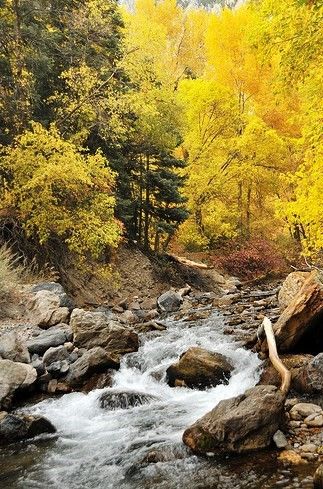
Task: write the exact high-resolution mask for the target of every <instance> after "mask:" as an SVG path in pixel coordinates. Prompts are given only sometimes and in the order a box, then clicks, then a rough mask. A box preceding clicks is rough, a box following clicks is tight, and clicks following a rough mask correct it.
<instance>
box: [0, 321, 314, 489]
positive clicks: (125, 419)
mask: <svg viewBox="0 0 323 489" xmlns="http://www.w3.org/2000/svg"><path fill="white" fill-rule="evenodd" d="M165 323H166V324H167V330H165V331H164V332H158V333H149V334H147V335H144V336H142V337H141V346H140V348H139V350H138V352H136V353H132V354H128V355H126V356H125V357H124V358H123V360H122V364H121V368H120V370H119V371H118V372H116V373H115V375H114V381H113V386H112V387H111V388H105V389H98V390H94V391H92V392H90V393H89V394H84V393H80V392H75V393H71V394H66V395H63V396H62V397H60V398H52V399H49V400H45V401H42V402H40V403H38V404H36V405H34V406H32V407H30V408H29V411H30V412H32V413H34V414H41V415H43V416H45V417H47V418H48V419H49V420H50V421H51V422H52V423H53V424H54V426H55V427H56V428H57V431H58V436H57V437H55V438H41V439H39V440H32V441H31V442H29V443H21V444H17V445H11V446H10V447H9V448H6V449H1V450H0V488H1V489H45V488H53V489H54V488H55V489H58V488H59V489H80V488H82V489H115V488H118V489H177V488H192V489H215V488H217V489H241V488H248V489H270V488H278V487H283V488H311V487H312V485H311V484H312V483H311V481H310V480H309V481H308V480H307V475H308V474H307V473H306V472H307V471H306V467H300V468H299V467H298V468H297V467H296V468H295V469H293V471H292V469H290V468H288V469H284V467H283V466H278V463H277V459H276V455H275V453H274V452H271V451H265V452H261V453H255V454H251V455H248V456H244V457H227V458H221V459H216V458H210V459H203V458H199V457H196V456H193V455H192V454H191V453H190V452H189V451H188V450H187V449H186V447H185V446H184V445H183V443H182V441H181V437H182V434H183V431H184V429H185V428H186V427H188V426H189V425H190V424H192V423H193V422H194V421H195V420H196V419H198V418H199V417H201V416H202V415H203V414H205V413H206V412H208V411H210V410H211V409H212V408H213V407H214V406H215V405H216V404H217V403H218V402H219V401H220V400H222V399H227V398H230V397H233V396H236V395H239V394H242V393H243V392H244V391H245V390H246V389H248V388H250V387H252V386H254V385H255V384H256V383H257V380H258V378H259V373H260V366H261V362H260V361H259V359H258V357H257V355H256V354H254V353H252V352H251V351H248V350H245V349H243V348H241V347H239V345H237V344H236V343H234V342H233V341H232V340H231V339H230V337H228V336H227V335H224V334H223V329H224V321H223V318H222V316H221V315H220V314H219V313H218V312H217V311H213V312H212V314H211V316H210V317H209V318H208V319H205V320H201V321H197V322H194V323H190V322H187V321H185V320H180V321H175V320H174V319H172V318H168V319H167V320H166V322H165ZM191 346H200V347H202V348H205V349H208V350H211V351H216V352H220V353H222V354H224V355H225V356H227V357H228V358H229V359H230V361H231V363H232V364H233V365H234V371H233V374H232V376H231V378H230V381H229V384H228V385H219V386H217V387H214V388H210V389H208V390H205V391H199V390H191V389H188V388H183V387H178V388H171V387H169V386H168V385H167V383H166V381H165V371H166V369H167V367H168V366H169V365H170V364H171V363H173V362H174V361H176V360H177V359H178V357H179V355H180V354H181V353H183V352H184V351H186V350H187V349H188V348H189V347H191ZM106 391H111V392H116V391H122V392H133V391H136V392H140V393H142V394H147V395H149V396H152V399H151V400H150V402H149V403H147V404H143V405H140V406H136V407H131V408H128V409H115V410H109V409H103V408H101V407H100V404H99V397H100V396H101V395H102V393H103V392H106Z"/></svg>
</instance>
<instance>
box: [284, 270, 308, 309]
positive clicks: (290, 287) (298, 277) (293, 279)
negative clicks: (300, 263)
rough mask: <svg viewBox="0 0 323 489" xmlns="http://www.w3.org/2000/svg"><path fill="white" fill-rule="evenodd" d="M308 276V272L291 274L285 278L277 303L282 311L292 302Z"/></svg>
mask: <svg viewBox="0 0 323 489" xmlns="http://www.w3.org/2000/svg"><path fill="white" fill-rule="evenodd" d="M309 275H310V272H292V273H290V274H289V275H288V276H287V277H286V279H285V280H284V282H283V285H282V286H281V288H280V290H279V292H278V303H279V307H280V309H281V310H282V311H283V310H284V309H286V307H287V306H288V305H289V304H290V303H291V302H292V301H293V299H294V297H295V296H296V295H297V294H298V292H299V291H300V290H301V288H302V287H303V285H304V282H305V281H306V279H308V277H309Z"/></svg>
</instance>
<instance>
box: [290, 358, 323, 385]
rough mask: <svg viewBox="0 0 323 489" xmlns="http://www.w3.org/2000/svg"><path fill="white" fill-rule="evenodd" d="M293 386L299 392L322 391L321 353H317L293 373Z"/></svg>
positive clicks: (322, 361)
mask: <svg viewBox="0 0 323 489" xmlns="http://www.w3.org/2000/svg"><path fill="white" fill-rule="evenodd" d="M294 387H295V389H296V390H298V391H299V392H301V393H306V394H316V393H322V392H323V353H319V354H318V355H316V356H315V357H314V358H313V357H312V358H311V359H310V360H309V362H307V363H306V364H305V365H303V366H302V368H300V369H299V370H298V371H297V373H296V374H295V379H294Z"/></svg>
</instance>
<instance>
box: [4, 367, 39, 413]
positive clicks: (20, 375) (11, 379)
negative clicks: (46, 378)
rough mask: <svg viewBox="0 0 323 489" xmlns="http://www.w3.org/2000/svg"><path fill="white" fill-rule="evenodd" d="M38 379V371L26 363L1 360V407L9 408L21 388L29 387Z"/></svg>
mask: <svg viewBox="0 0 323 489" xmlns="http://www.w3.org/2000/svg"><path fill="white" fill-rule="evenodd" d="M36 379H37V372H36V370H35V369H34V367H32V366H31V365H28V364H26V363H19V362H12V361H11V360H0V409H1V408H8V407H9V406H10V404H11V401H12V398H13V396H14V394H15V393H16V392H18V391H19V390H23V389H27V388H29V387H30V386H31V385H32V384H33V383H34V382H35V381H36Z"/></svg>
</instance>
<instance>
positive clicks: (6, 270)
mask: <svg viewBox="0 0 323 489" xmlns="http://www.w3.org/2000/svg"><path fill="white" fill-rule="evenodd" d="M21 277H22V267H21V266H20V265H18V258H17V256H15V255H14V254H13V253H12V252H11V250H10V249H9V248H7V247H6V246H1V247H0V300H1V299H4V298H5V297H6V296H7V295H8V294H10V293H11V292H13V291H14V290H16V288H17V286H18V285H19V283H20V281H21Z"/></svg>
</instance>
